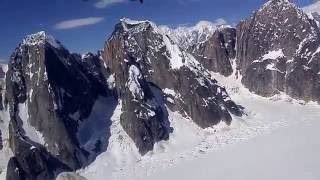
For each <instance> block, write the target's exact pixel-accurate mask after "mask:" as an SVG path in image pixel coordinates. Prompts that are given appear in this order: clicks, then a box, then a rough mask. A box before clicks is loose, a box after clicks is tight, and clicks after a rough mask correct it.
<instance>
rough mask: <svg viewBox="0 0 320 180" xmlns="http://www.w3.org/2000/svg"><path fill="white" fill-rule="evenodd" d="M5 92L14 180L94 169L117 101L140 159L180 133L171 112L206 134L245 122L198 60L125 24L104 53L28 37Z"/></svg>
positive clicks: (147, 29) (152, 31)
mask: <svg viewBox="0 0 320 180" xmlns="http://www.w3.org/2000/svg"><path fill="white" fill-rule="evenodd" d="M3 94H4V95H5V96H4V97H5V98H4V101H3V102H4V106H2V108H3V109H2V111H1V112H6V113H7V115H8V117H7V119H6V118H4V120H5V121H6V122H7V124H8V127H7V128H8V138H9V139H8V140H7V141H8V144H9V146H10V149H11V151H12V157H11V158H10V160H8V165H7V179H8V180H11V179H41V180H42V179H49V180H50V179H54V178H55V177H56V176H57V175H58V174H59V173H60V172H63V171H74V170H76V169H79V168H82V167H84V166H86V165H88V164H90V163H91V162H92V161H94V159H95V158H96V156H97V155H99V154H100V153H101V152H104V151H106V149H107V148H108V141H109V137H110V136H111V132H110V126H111V123H112V122H111V116H112V115H113V113H114V111H115V108H116V106H117V104H118V102H119V101H120V102H121V103H122V112H121V120H120V122H121V123H120V124H121V126H122V128H123V129H124V130H125V132H126V133H127V134H128V135H129V136H130V137H131V139H132V140H133V142H134V143H135V145H136V146H137V148H138V149H139V152H140V153H141V154H142V155H144V154H146V153H147V152H149V151H151V150H152V149H153V146H154V144H155V143H156V142H159V141H161V140H168V139H169V138H170V133H171V132H172V131H174V128H172V127H171V125H170V122H169V120H168V111H167V110H168V109H167V108H170V109H171V110H173V111H179V112H181V113H183V114H184V115H185V116H186V117H189V118H190V119H192V120H193V121H194V122H195V123H196V124H198V125H199V126H200V127H202V128H206V127H210V126H213V125H215V124H218V123H219V122H221V121H224V122H226V123H227V124H230V122H231V120H232V118H231V115H230V113H232V114H235V115H238V116H241V115H242V109H241V107H239V106H238V105H236V104H235V103H234V102H233V101H232V100H231V99H230V98H229V96H228V94H227V92H226V90H225V89H224V88H223V87H221V86H219V85H218V84H217V81H216V80H213V79H211V78H210V74H209V73H208V72H207V71H206V69H205V68H204V67H203V66H202V65H201V64H200V63H199V62H198V61H197V60H196V59H195V58H194V57H193V56H192V55H190V54H189V53H187V52H185V51H183V50H182V49H181V48H180V47H178V45H177V44H175V43H174V42H173V41H172V40H171V39H170V38H169V37H168V36H166V35H164V33H163V32H162V31H161V30H160V29H159V28H158V27H157V26H156V25H154V24H153V23H151V22H148V21H139V22H137V21H131V20H127V19H123V20H121V22H120V23H119V24H117V25H116V27H115V30H114V32H113V34H112V36H111V37H110V38H109V39H108V41H107V42H106V44H105V48H104V50H103V51H99V52H98V54H97V55H94V54H92V53H87V54H84V55H82V56H80V55H78V54H71V53H69V51H68V50H67V49H65V48H64V47H63V46H62V45H61V43H60V42H58V41H57V40H55V39H54V38H53V37H51V36H48V35H47V34H45V33H44V32H39V33H37V34H33V35H29V36H27V37H26V38H25V39H24V40H23V41H22V42H21V43H20V44H19V46H18V47H17V48H16V50H15V52H14V53H13V54H12V56H11V60H10V62H9V65H8V72H7V73H6V80H5V88H3ZM1 117H4V116H3V115H2V114H1ZM4 124H5V123H4ZM2 129H5V128H2V127H1V130H2Z"/></svg>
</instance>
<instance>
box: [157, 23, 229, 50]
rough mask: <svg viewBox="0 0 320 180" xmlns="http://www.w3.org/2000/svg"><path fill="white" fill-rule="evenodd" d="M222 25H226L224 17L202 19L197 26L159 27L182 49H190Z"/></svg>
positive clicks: (206, 38)
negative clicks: (215, 19) (213, 19)
mask: <svg viewBox="0 0 320 180" xmlns="http://www.w3.org/2000/svg"><path fill="white" fill-rule="evenodd" d="M221 26H226V22H225V21H224V20H223V19H220V20H217V21H216V22H210V21H200V22H198V23H197V24H196V25H195V26H191V27H187V26H180V27H177V28H170V27H168V26H160V27H159V28H160V29H161V30H162V31H163V32H164V33H165V34H167V35H169V36H170V38H171V39H172V40H173V41H174V42H175V43H176V44H178V45H179V46H180V47H181V48H182V49H188V48H189V47H191V46H192V45H194V44H198V43H202V42H205V41H206V40H208V39H209V38H210V37H211V36H212V35H213V33H214V32H215V30H216V29H217V28H219V27H221Z"/></svg>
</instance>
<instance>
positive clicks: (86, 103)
mask: <svg viewBox="0 0 320 180" xmlns="http://www.w3.org/2000/svg"><path fill="white" fill-rule="evenodd" d="M102 67H103V63H102V61H101V60H100V59H99V58H98V57H97V56H94V55H92V54H87V55H85V56H84V57H83V58H82V59H81V57H80V56H78V55H74V54H70V53H69V52H68V51H67V50H66V49H65V48H64V47H63V46H62V45H61V44H60V43H59V42H58V41H56V40H54V39H53V38H52V37H50V36H47V35H46V34H45V33H44V32H40V33H37V34H34V35H30V36H28V37H27V38H26V39H24V41H23V42H22V43H21V44H20V45H19V47H18V48H16V51H15V52H14V53H13V54H12V57H11V61H10V63H9V70H8V73H7V76H6V87H7V90H6V100H7V102H8V106H9V111H10V128H9V132H10V147H11V149H12V151H13V153H14V156H15V157H14V159H13V160H12V163H11V165H12V167H14V166H15V167H17V168H18V169H19V171H21V172H22V173H21V174H25V176H26V177H27V178H29V179H53V178H54V177H55V175H56V173H58V172H59V171H60V170H70V169H77V168H80V167H82V166H84V165H85V164H87V163H89V162H90V161H92V160H93V159H94V158H95V156H96V155H97V154H98V153H99V152H101V151H103V150H104V149H105V148H106V147H105V146H106V144H107V140H108V136H110V135H108V132H109V131H108V127H109V126H110V121H109V120H108V115H110V112H111V114H112V110H109V111H110V112H108V111H107V110H105V111H106V112H100V111H99V109H101V108H99V107H101V106H102V107H108V108H109V109H112V108H114V106H115V101H116V99H115V98H114V97H112V92H111V90H109V89H108V86H107V79H106V78H107V76H108V72H107V69H105V71H101V68H102ZM106 109H107V108H106ZM102 111H104V110H102ZM101 113H102V114H101ZM97 115H100V116H102V115H105V116H103V117H100V118H102V120H98V119H96V118H94V119H93V118H91V117H92V116H97ZM110 116H111V115H110ZM94 121H95V122H94ZM94 124H99V126H100V127H102V128H103V127H105V129H95V130H96V131H98V132H99V131H100V132H101V131H102V132H104V133H105V134H104V136H99V134H96V131H95V130H92V129H91V128H92V126H94ZM83 129H84V130H83ZM109 134H110V133H109ZM83 137H85V138H83ZM10 167H11V166H10ZM10 167H9V169H8V173H9V176H10V173H11V172H12V169H10Z"/></svg>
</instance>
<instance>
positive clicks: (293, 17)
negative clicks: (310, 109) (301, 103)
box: [237, 0, 320, 101]
mask: <svg viewBox="0 0 320 180" xmlns="http://www.w3.org/2000/svg"><path fill="white" fill-rule="evenodd" d="M319 44H320V33H319V28H318V27H317V24H316V22H315V21H314V20H312V19H309V17H308V16H307V15H306V14H305V13H304V12H303V11H302V10H301V9H299V8H297V7H296V6H295V5H294V4H292V3H291V2H289V1H288V0H270V1H268V2H267V3H266V4H265V5H263V7H261V8H260V9H259V10H258V11H256V12H254V14H253V15H252V16H251V17H249V18H248V19H246V20H245V21H242V22H241V23H240V24H239V25H238V26H237V61H238V62H237V64H238V70H239V71H240V73H241V74H242V75H243V79H242V82H243V84H244V85H245V86H246V87H248V88H249V90H250V91H253V92H255V93H257V94H259V95H262V96H272V95H274V94H277V93H279V92H286V93H287V94H288V95H290V96H292V97H294V98H297V99H303V100H306V101H309V100H316V101H320V93H319V92H320V89H319V87H320V83H319V76H320V73H319V71H320V67H319V55H320V54H319V52H320V51H319Z"/></svg>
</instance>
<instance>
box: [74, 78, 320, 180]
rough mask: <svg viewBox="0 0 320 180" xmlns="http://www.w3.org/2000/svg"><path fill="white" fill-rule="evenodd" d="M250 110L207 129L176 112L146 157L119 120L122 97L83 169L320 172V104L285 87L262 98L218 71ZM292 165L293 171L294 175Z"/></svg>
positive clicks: (176, 175) (269, 174)
mask: <svg viewBox="0 0 320 180" xmlns="http://www.w3.org/2000/svg"><path fill="white" fill-rule="evenodd" d="M213 77H214V78H216V79H218V81H219V83H220V84H222V85H225V86H226V88H227V89H228V92H229V94H230V96H231V97H232V99H233V100H234V101H235V102H237V103H238V104H241V105H242V106H244V107H245V108H246V113H247V116H244V117H242V118H238V117H234V120H233V122H232V124H231V126H230V127H228V126H226V125H225V124H223V123H222V124H219V125H218V126H216V127H213V128H208V129H205V130H202V129H200V128H198V127H197V126H196V125H195V124H194V123H193V122H192V121H191V120H188V119H185V118H183V117H182V116H181V115H180V114H179V113H176V112H171V111H169V114H170V117H169V119H170V121H171V126H172V127H173V128H174V132H173V133H172V134H171V135H170V140H169V141H163V142H160V143H158V144H156V147H155V150H154V151H153V152H150V153H148V154H147V155H146V156H143V157H141V156H140V155H139V154H138V153H137V150H136V148H135V146H134V144H133V142H132V141H131V140H130V139H129V138H128V136H127V135H126V134H125V132H124V131H123V130H122V128H121V126H120V124H119V116H120V113H121V106H120V105H119V106H118V108H117V110H116V112H115V114H114V116H113V125H112V127H111V130H112V132H111V133H112V136H111V139H110V141H109V142H110V144H109V150H108V151H107V152H105V153H103V154H101V155H100V156H99V157H98V158H97V160H96V161H95V162H94V163H92V164H91V165H90V166H89V167H87V168H86V169H82V170H80V171H79V172H78V173H79V174H81V175H82V176H85V177H87V178H88V179H116V180H122V179H123V180H125V179H131V180H134V179H145V180H149V179H150V180H151V179H152V180H157V179H159V180H162V179H219V180H221V179H228V180H229V179H231V180H232V179H235V180H241V179H246V180H248V179H249V180H250V179H252V180H255V179H262V180H264V179H266V180H267V179H290V180H292V179H297V180H298V179H319V178H320V171H319V168H320V156H318V152H319V150H320V141H318V137H319V135H318V134H319V133H318V132H319V131H318V129H319V127H320V121H319V120H320V106H319V105H317V104H316V103H308V104H303V102H300V101H296V100H292V99H291V98H289V97H287V96H286V95H278V96H274V97H272V98H263V97H259V96H257V95H254V94H252V93H250V92H248V90H247V89H246V88H244V87H243V86H242V85H241V83H240V82H239V80H236V78H235V76H234V75H233V76H231V77H229V78H224V77H222V76H220V75H217V74H213ZM288 173H291V175H290V177H289V175H288Z"/></svg>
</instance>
